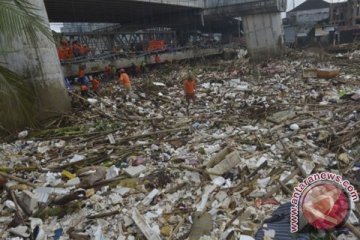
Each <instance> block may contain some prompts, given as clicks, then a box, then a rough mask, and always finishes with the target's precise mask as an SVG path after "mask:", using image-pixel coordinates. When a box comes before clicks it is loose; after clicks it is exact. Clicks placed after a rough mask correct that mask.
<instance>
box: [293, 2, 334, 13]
mask: <svg viewBox="0 0 360 240" xmlns="http://www.w3.org/2000/svg"><path fill="white" fill-rule="evenodd" d="M320 8H330V3H328V2H325V1H323V0H307V1H306V2H304V3H302V4H300V5H299V6H297V7H296V8H294V9H293V10H291V11H290V12H297V11H306V10H311V9H320Z"/></svg>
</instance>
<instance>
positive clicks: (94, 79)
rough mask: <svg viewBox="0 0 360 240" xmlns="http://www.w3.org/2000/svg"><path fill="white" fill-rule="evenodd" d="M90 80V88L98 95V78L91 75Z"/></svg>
mask: <svg viewBox="0 0 360 240" xmlns="http://www.w3.org/2000/svg"><path fill="white" fill-rule="evenodd" d="M90 82H91V90H92V91H93V92H94V93H95V94H96V95H98V94H99V92H98V91H99V88H100V80H99V79H98V78H97V77H91V76H90Z"/></svg>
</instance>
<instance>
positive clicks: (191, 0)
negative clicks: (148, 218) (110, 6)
mask: <svg viewBox="0 0 360 240" xmlns="http://www.w3.org/2000/svg"><path fill="white" fill-rule="evenodd" d="M119 1H121V0H119ZM132 1H133V2H143V3H158V4H168V5H175V6H182V7H192V8H204V0H132Z"/></svg>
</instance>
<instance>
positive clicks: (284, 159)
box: [0, 52, 360, 240]
mask: <svg viewBox="0 0 360 240" xmlns="http://www.w3.org/2000/svg"><path fill="white" fill-rule="evenodd" d="M349 56H350V59H349ZM359 62H360V59H358V58H357V57H356V55H355V54H350V55H344V54H342V55H341V56H340V55H338V56H335V55H329V56H327V58H326V59H322V60H320V59H319V58H318V56H316V54H314V53H311V52H290V53H288V56H287V58H283V59H273V60H272V61H267V62H263V63H252V62H249V60H248V59H246V58H240V59H234V60H222V59H203V60H196V61H193V62H190V63H189V62H180V63H168V64H164V65H159V66H157V67H156V68H155V69H152V70H151V71H149V72H148V73H146V74H141V75H138V76H133V77H132V82H133V85H134V87H133V91H132V94H131V99H130V100H129V101H124V99H123V98H122V88H121V86H120V85H119V84H118V83H117V81H115V80H114V81H113V82H108V83H102V85H101V91H100V94H99V96H94V97H92V98H89V99H88V98H83V97H81V96H79V95H78V94H77V93H76V92H72V93H71V95H72V99H73V107H74V112H73V113H71V114H69V115H64V116H63V117H62V118H61V119H60V120H55V121H53V122H51V123H50V124H49V125H48V127H47V128H45V129H41V130H36V129H26V130H24V131H22V132H20V133H19V134H18V136H15V137H13V139H6V141H3V142H2V143H1V144H0V189H1V190H0V191H1V192H0V197H1V198H0V199H1V201H0V238H1V239H23V238H25V239H26V238H28V239H30V238H31V239H37V240H41V239H97V240H100V239H118V240H132V239H148V240H158V239H159V240H160V239H179V240H180V239H183V240H185V239H190V240H197V239H202V240H205V239H214V240H216V239H222V240H225V239H242V240H244V239H274V240H276V239H297V238H295V237H294V238H291V237H290V238H289V236H291V235H290V233H289V232H288V231H289V229H285V230H284V231H285V232H286V233H284V231H281V229H280V230H279V229H278V228H276V227H272V225H271V224H270V222H269V221H267V219H268V218H270V217H271V216H272V214H273V213H274V211H275V210H276V209H278V208H279V206H282V205H283V204H286V203H289V202H290V200H291V197H292V191H293V188H294V187H295V186H297V184H298V183H300V182H301V181H302V180H303V179H304V178H305V177H307V176H308V175H310V174H312V173H316V172H324V171H326V172H333V173H337V174H340V175H342V176H343V177H344V178H345V179H347V180H349V181H350V182H351V184H353V185H354V186H355V187H356V188H357V190H358V189H359V186H360V178H359V176H360V174H359V170H360V160H359V159H360V141H359V136H360V124H359V118H358V116H357V112H358V111H359V110H360V105H359V101H360V77H359V71H360V70H359V68H358V64H359ZM189 73H191V74H192V75H193V76H195V79H196V83H197V92H196V102H195V104H194V105H193V104H191V105H190V107H189V109H187V105H186V102H185V98H184V96H183V95H184V94H183V89H182V86H183V85H182V81H183V80H184V78H185V77H186V76H187V75H188V74H189ZM358 210H359V208H358V205H357V204H355V207H354V209H353V212H352V214H351V216H350V219H349V224H348V225H347V227H346V228H345V229H343V230H342V231H341V232H340V231H339V232H336V231H335V232H334V233H333V234H334V235H335V236H336V237H337V239H358V237H359V235H357V234H358V231H359V230H357V228H356V226H357V225H358V224H359V222H358V217H359V211H358ZM300 235H301V234H300ZM286 237H287V238H286ZM297 237H299V236H297ZM298 239H310V238H309V237H308V236H307V235H306V234H304V235H303V238H300V237H299V238H298Z"/></svg>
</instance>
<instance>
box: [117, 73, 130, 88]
mask: <svg viewBox="0 0 360 240" xmlns="http://www.w3.org/2000/svg"><path fill="white" fill-rule="evenodd" d="M119 81H120V82H121V83H122V84H123V85H124V86H127V87H129V86H131V81H130V78H129V75H127V73H122V74H120V78H119Z"/></svg>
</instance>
